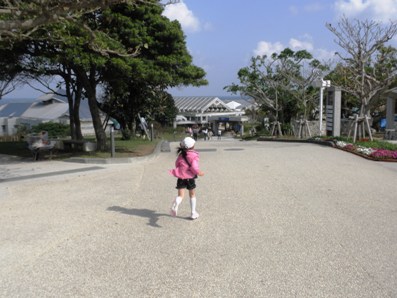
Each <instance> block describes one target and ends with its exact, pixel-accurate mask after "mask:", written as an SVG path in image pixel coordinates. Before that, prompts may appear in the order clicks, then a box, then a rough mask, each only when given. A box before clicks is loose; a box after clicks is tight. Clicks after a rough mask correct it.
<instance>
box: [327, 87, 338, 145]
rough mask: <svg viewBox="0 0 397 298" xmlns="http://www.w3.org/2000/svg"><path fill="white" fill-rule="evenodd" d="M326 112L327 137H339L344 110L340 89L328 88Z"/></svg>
mask: <svg viewBox="0 0 397 298" xmlns="http://www.w3.org/2000/svg"><path fill="white" fill-rule="evenodd" d="M325 110H326V129H327V136H333V137H339V136H340V126H341V110H342V91H341V89H340V88H337V87H329V88H327V102H326V109H325Z"/></svg>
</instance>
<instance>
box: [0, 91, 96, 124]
mask: <svg viewBox="0 0 397 298" xmlns="http://www.w3.org/2000/svg"><path fill="white" fill-rule="evenodd" d="M57 93H58V94H55V93H52V92H50V93H46V94H43V95H41V96H40V97H38V98H37V99H35V100H32V99H26V100H22V99H18V100H16V101H15V102H14V101H13V100H12V99H8V100H6V101H3V100H1V101H0V117H18V118H30V119H42V120H47V121H50V120H55V119H59V118H62V117H69V105H68V100H67V97H66V92H65V90H62V89H59V90H57ZM80 119H81V120H91V113H90V109H89V107H88V102H87V100H82V101H81V104H80Z"/></svg>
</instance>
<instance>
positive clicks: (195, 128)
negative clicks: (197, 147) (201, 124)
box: [192, 125, 200, 141]
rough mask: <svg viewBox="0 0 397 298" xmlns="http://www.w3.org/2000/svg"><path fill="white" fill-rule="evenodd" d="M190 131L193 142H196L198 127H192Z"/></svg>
mask: <svg viewBox="0 0 397 298" xmlns="http://www.w3.org/2000/svg"><path fill="white" fill-rule="evenodd" d="M192 131H193V139H194V140H195V141H197V138H198V134H199V131H200V130H199V128H198V126H197V125H195V126H193V129H192Z"/></svg>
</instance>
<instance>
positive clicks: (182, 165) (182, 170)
mask: <svg viewBox="0 0 397 298" xmlns="http://www.w3.org/2000/svg"><path fill="white" fill-rule="evenodd" d="M186 158H187V160H188V161H189V163H190V167H189V165H188V164H187V163H186V161H185V159H184V158H183V157H182V155H179V156H178V158H177V159H176V161H175V169H173V170H169V173H170V174H171V175H173V176H175V177H177V178H180V179H190V178H194V177H195V176H196V175H197V174H198V173H199V172H200V170H199V160H200V157H199V154H198V152H197V151H194V150H188V151H186Z"/></svg>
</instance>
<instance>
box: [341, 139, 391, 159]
mask: <svg viewBox="0 0 397 298" xmlns="http://www.w3.org/2000/svg"><path fill="white" fill-rule="evenodd" d="M335 146H336V147H337V148H340V149H343V150H345V151H349V152H352V153H355V154H357V155H360V156H363V157H366V158H369V159H372V160H378V161H394V162H397V151H396V150H387V149H378V148H368V147H364V146H360V145H355V144H351V143H346V142H344V141H335Z"/></svg>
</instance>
